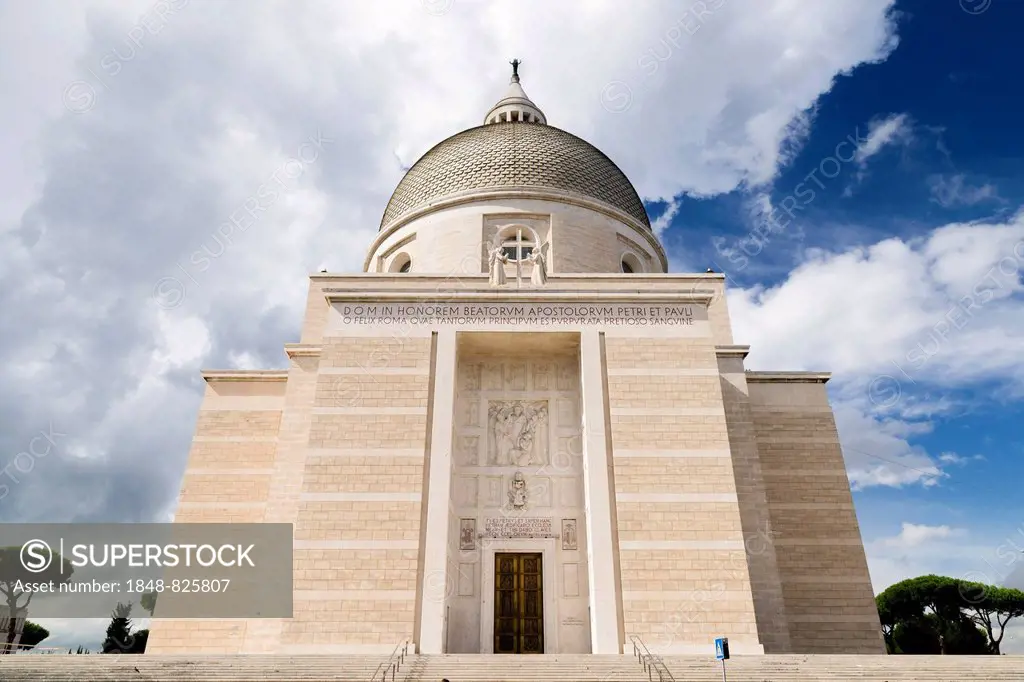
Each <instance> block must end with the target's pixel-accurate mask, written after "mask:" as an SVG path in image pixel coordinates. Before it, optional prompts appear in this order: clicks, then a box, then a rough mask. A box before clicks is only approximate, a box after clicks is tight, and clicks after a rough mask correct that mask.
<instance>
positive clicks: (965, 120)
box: [648, 0, 1024, 588]
mask: <svg viewBox="0 0 1024 682" xmlns="http://www.w3.org/2000/svg"><path fill="white" fill-rule="evenodd" d="M965 6H966V7H968V9H970V8H972V5H971V4H970V3H965ZM981 6H983V4H978V3H975V5H973V8H975V9H977V8H979V7H981ZM895 12H896V14H895V21H896V24H897V35H898V39H899V45H898V47H897V48H896V49H895V50H893V51H892V52H891V53H890V54H889V55H888V56H887V57H886V58H885V59H883V60H881V61H880V62H878V63H873V64H862V65H860V66H858V67H857V68H855V69H853V70H852V72H850V73H848V74H843V75H839V76H837V78H836V80H835V83H834V85H833V86H832V88H831V89H830V90H829V91H828V92H826V93H824V94H823V95H822V96H821V97H820V98H819V99H818V100H817V101H816V102H815V105H814V106H813V108H812V110H811V112H810V119H809V126H808V128H807V131H806V135H805V137H804V139H803V140H802V143H801V144H800V148H799V151H798V153H796V154H795V155H793V156H792V158H791V159H790V160H789V161H788V162H787V163H785V164H784V165H783V166H782V167H781V168H780V171H779V172H778V174H777V175H776V176H775V177H774V178H773V179H772V180H771V181H770V182H769V183H765V184H762V185H758V186H742V187H739V188H737V189H736V190H734V191H732V192H728V193H725V194H719V195H716V196H712V197H708V198H692V197H688V196H685V195H681V196H680V197H677V199H676V201H675V202H673V204H674V205H673V206H672V210H675V211H676V213H675V215H674V217H673V218H672V220H671V222H670V223H669V226H668V228H667V229H666V231H665V232H664V233H663V237H662V238H663V240H664V242H665V243H666V245H667V246H668V247H669V249H670V251H671V253H672V254H673V257H674V259H676V260H675V262H676V263H677V264H678V266H679V267H680V269H688V270H701V269H703V268H704V267H707V266H711V267H714V268H715V269H716V270H718V271H722V272H725V273H726V275H727V276H728V277H729V281H730V284H731V285H732V287H733V288H738V289H751V288H755V287H763V288H766V289H772V288H774V287H786V286H787V283H788V282H790V278H791V274H792V272H793V270H794V268H797V267H800V266H801V265H802V264H805V263H806V262H807V260H808V258H809V256H808V250H822V251H825V252H829V253H834V254H842V253H847V252H849V251H850V250H852V249H856V248H869V247H871V246H872V245H874V244H876V243H878V242H881V241H884V240H887V239H892V238H895V239H898V240H900V241H901V242H904V243H914V242H915V241H926V240H928V239H929V238H930V237H931V236H932V235H933V233H934V231H935V230H937V229H940V228H943V227H944V226H947V225H950V224H954V223H963V224H970V223H972V222H981V223H990V224H1004V223H1006V222H1008V221H1011V220H1012V219H1013V216H1014V215H1015V214H1016V213H1017V212H1018V211H1019V210H1020V209H1021V206H1022V205H1024V134H1022V132H1021V125H1020V122H1021V118H1020V111H1021V109H1022V107H1024V92H1022V91H1021V89H1020V88H1019V87H1017V86H1016V85H1015V84H1014V81H1015V77H1014V74H1015V73H1016V72H1017V71H1018V70H1019V68H1020V66H1021V65H1024V42H1022V41H1020V40H1018V39H1017V38H1015V31H1016V27H1019V26H1020V25H1022V24H1024V3H1021V2H1009V1H1005V2H998V0H997V1H996V2H994V3H993V4H992V5H991V6H990V7H988V8H987V9H986V10H985V11H984V12H982V13H980V14H977V15H971V14H969V13H968V12H965V10H964V8H963V7H961V6H960V5H958V3H957V2H935V1H934V0H931V1H927V0H908V1H905V2H898V3H896V6H895ZM886 123H888V124H889V127H888V128H886V127H885V124H886ZM874 126H878V127H879V130H887V131H888V132H887V133H885V134H883V135H882V136H881V137H879V138H876V141H877V142H878V143H879V146H878V148H877V151H875V153H873V154H871V155H870V156H869V157H868V158H866V159H865V160H864V161H863V162H861V161H859V160H858V159H856V158H854V154H853V153H852V151H853V149H852V148H851V146H850V145H849V144H847V145H845V146H844V147H843V148H842V149H840V150H838V151H837V145H839V143H841V142H842V141H844V140H847V139H848V138H849V137H852V138H853V139H859V138H869V137H870V136H871V132H872V131H873V130H874V129H875V128H874ZM883 138H884V139H883ZM837 157H838V159H839V160H838V162H837V161H836V159H837ZM814 171H817V174H816V176H815V177H816V178H818V180H820V184H817V183H816V182H815V180H814V179H810V180H808V179H807V176H808V174H809V173H811V172H814ZM800 183H805V186H806V187H809V188H811V189H813V190H814V192H815V196H814V198H813V200H811V201H808V202H805V201H803V200H802V199H800V198H799V197H797V198H798V203H799V206H800V209H799V210H794V212H793V216H792V217H790V216H787V214H786V213H785V212H781V213H779V216H780V218H779V223H780V224H783V223H784V224H783V225H782V227H781V228H779V229H777V230H774V231H771V232H768V233H767V234H768V236H767V238H765V239H763V240H761V241H762V243H761V244H755V243H748V246H747V251H743V250H742V248H740V249H737V244H738V243H739V240H744V239H749V238H750V235H751V232H752V231H753V230H756V227H757V225H758V224H759V222H762V223H763V215H764V214H763V212H759V211H758V210H757V209H758V206H763V205H764V204H763V202H765V201H767V202H769V203H770V204H771V205H773V206H775V207H776V209H778V207H780V206H781V205H782V202H783V201H784V200H785V198H786V197H787V196H793V194H794V192H795V191H799V190H797V189H796V188H798V187H800ZM648 207H649V210H650V212H651V213H652V215H655V216H657V215H659V214H662V213H663V212H664V211H665V210H666V209H668V208H669V202H664V201H661V202H651V203H649V204H648ZM965 234H966V236H967V238H968V239H972V237H973V234H972V231H971V228H970V227H967V228H966V233H965ZM716 244H717V246H716ZM730 249H732V250H730ZM812 253H813V251H812ZM1018 253H1024V252H1022V251H1019V250H1018ZM751 254H754V255H751ZM1001 256H1002V257H1006V256H1011V258H1013V259H1014V260H1016V257H1015V256H1013V255H1012V251H1008V252H1005V253H1002V254H1001ZM810 258H811V260H813V259H814V256H813V255H812V256H810ZM994 263H995V261H993V264H994ZM1020 265H1021V266H1022V267H1021V268H1020V269H1021V271H1022V272H1024V262H1022V263H1020ZM821 267H825V266H821ZM1013 269H1014V268H1013V267H1012V266H1011V264H1010V262H1006V263H1005V264H1004V265H1003V270H1005V271H1006V273H1011V271H1012V270H1013ZM1000 277H1001V278H1002V279H1001V280H1000V281H1001V282H1004V283H1005V284H1006V286H1007V287H1008V290H1009V289H1010V288H1013V287H1014V286H1017V287H1018V288H1017V289H1016V290H1015V291H1014V292H1013V294H1012V296H1010V299H1011V300H1013V301H1016V305H1006V306H1005V307H1004V309H1003V310H1001V311H1000V316H1001V315H1006V316H1007V318H1012V316H1013V315H1015V314H1016V315H1018V316H1019V315H1020V314H1021V312H1022V308H1021V307H1020V303H1021V297H1020V289H1019V284H1020V282H1019V277H1015V276H1012V275H1011V274H1006V275H1000ZM846 284H848V285H849V286H853V287H856V286H857V283H856V282H855V281H847V282H846ZM806 293H807V295H808V299H807V304H808V306H809V307H810V308H814V307H815V304H814V301H813V296H814V292H813V291H811V290H807V291H806ZM943 293H944V294H945V295H946V300H947V302H948V304H949V306H950V307H952V306H954V305H955V304H956V302H957V300H958V296H956V295H955V291H954V290H953V289H950V290H947V291H945V292H943ZM962 293H966V292H962ZM893 294H894V296H896V297H898V296H900V295H901V294H902V292H901V291H899V290H897V291H895V292H893ZM872 303H873V300H872V298H871V296H870V295H865V296H864V298H863V299H862V300H861V302H860V305H863V306H869V307H870V306H871V305H872ZM808 315H809V316H810V317H811V318H812V319H813V318H814V317H815V313H813V312H809V313H808ZM834 315H835V311H832V313H831V314H823V315H821V316H820V318H819V319H820V322H821V323H822V324H829V323H831V322H832V321H833V319H834ZM1007 318H1003V319H1000V317H999V316H997V317H996V318H995V319H989V320H988V321H987V323H986V324H990V325H992V327H991V328H994V329H998V328H1001V327H1003V326H1004V325H1003V323H1006V325H1005V328H1006V333H1007V334H1009V335H1010V336H1012V337H1014V338H1016V339H1017V340H1018V343H1019V338H1020V337H1019V329H1020V318H1019V317H1017V318H1016V319H1007ZM939 319H940V318H938V317H937V318H936V319H935V321H936V322H938V320H939ZM862 323H863V324H861V325H859V326H858V328H857V332H859V333H865V334H868V333H871V330H870V329H869V328H867V327H869V326H870V325H871V324H886V320H885V319H884V318H882V317H877V318H876V317H872V316H870V315H868V316H866V317H864V318H863V319H862ZM972 323H973V321H972V320H961V321H958V324H962V325H963V328H962V329H955V328H954V329H952V330H951V332H950V334H949V336H950V338H952V341H947V340H945V339H942V340H941V348H942V349H943V350H942V351H941V352H939V353H938V354H937V355H936V357H940V356H941V355H942V354H943V353H945V352H947V351H948V352H950V353H955V352H957V351H956V346H957V338H956V337H957V336H958V335H960V338H961V340H963V339H964V338H965V336H966V335H967V334H968V333H969V332H970V331H971V325H972ZM1011 327H1012V328H1015V329H1012V328H1011ZM932 328H933V325H926V327H925V328H922V329H921V330H919V331H918V333H917V334H916V335H911V336H904V337H902V338H900V339H899V340H898V341H897V342H896V343H894V344H891V345H889V346H888V347H887V348H884V349H879V350H880V351H881V352H882V353H883V354H884V353H886V352H888V353H889V357H882V356H879V355H877V354H876V355H875V357H874V358H870V359H867V360H868V361H866V362H861V363H853V367H852V368H851V369H850V370H849V371H843V369H842V368H833V367H829V366H827V364H825V365H821V366H817V365H815V364H814V362H813V361H811V366H810V367H807V368H808V369H820V370H833V371H835V375H834V376H835V378H834V380H833V382H832V395H833V399H834V400H838V401H844V400H848V399H849V398H850V385H856V384H857V383H858V382H860V383H861V384H863V382H864V381H865V380H867V381H868V385H867V386H866V387H865V386H861V387H860V388H861V389H863V391H864V392H865V393H868V392H870V391H871V390H872V387H871V383H870V382H871V381H873V380H875V379H877V378H878V377H886V378H884V380H883V381H882V382H880V383H876V385H875V389H876V390H878V391H883V392H887V391H893V390H895V386H896V384H895V383H894V382H893V381H892V380H895V381H898V382H899V392H900V397H899V400H895V399H894V398H893V399H892V400H895V404H893V405H887V404H885V405H884V408H885V409H882V408H880V407H879V406H875V407H876V408H878V409H874V410H868V411H867V414H869V415H871V418H872V421H873V422H874V423H875V424H876V425H878V424H881V423H884V420H886V419H893V420H896V422H898V423H903V424H906V425H912V426H914V427H916V428H915V429H912V435H909V436H907V437H906V438H905V442H906V443H907V444H908V445H909V446H910V448H911V449H910V450H902V451H899V450H897V451H896V452H897V454H907V453H910V452H916V453H919V454H920V455H921V457H903V456H896V457H893V456H892V450H891V449H886V448H883V449H881V450H878V451H875V448H873V447H872V445H871V440H870V439H858V438H857V433H856V432H855V431H856V426H855V425H857V424H862V422H856V421H849V420H847V421H844V420H840V422H839V426H840V430H841V436H842V438H843V442H844V447H845V448H846V455H847V459H848V461H851V462H854V461H855V462H857V463H856V464H854V466H857V467H861V468H864V467H870V466H871V465H872V463H874V464H877V465H881V466H884V467H886V468H896V469H897V470H898V469H901V468H902V469H904V470H905V472H906V473H907V474H909V476H907V477H905V478H909V479H910V480H906V481H904V482H903V484H901V485H898V486H893V485H877V484H876V485H865V486H861V487H858V489H857V490H856V491H855V493H854V498H855V502H856V505H857V510H858V516H859V519H860V522H861V527H862V532H863V535H864V537H865V540H866V541H867V542H868V544H869V556H871V557H872V569H873V573H875V574H876V575H875V578H876V580H875V582H876V587H879V588H881V587H884V586H885V584H888V583H889V582H891V581H893V580H895V579H898V578H899V577H909V576H910V575H913V574H916V573H915V571H921V572H925V571H935V572H939V573H943V572H945V573H949V574H955V573H957V572H960V573H962V572H964V571H970V570H977V571H982V572H983V573H984V574H985V576H987V577H989V578H991V580H990V581H991V582H1003V581H1005V580H1007V579H1009V580H1010V582H1011V583H1013V584H1016V585H1017V586H1018V587H1022V588H1024V571H1021V570H1020V569H1021V564H1022V563H1024V555H1021V559H1019V560H1017V561H1015V562H1008V561H1007V560H1005V559H1004V560H993V559H992V557H991V556H989V554H988V553H987V552H986V548H988V549H990V550H992V551H995V550H998V548H999V547H1000V546H1001V545H1004V544H1006V543H1007V542H1008V541H1015V543H1016V547H1019V549H1020V550H1024V530H1021V529H1024V494H1022V488H1021V482H1022V481H1024V429H1022V426H1024V404H1022V402H1021V386H1020V384H1019V379H1020V375H1019V373H1018V375H1017V376H1016V377H1012V376H1011V377H1005V378H1003V379H1001V378H999V376H998V373H997V372H983V371H978V372H976V373H975V372H971V371H969V370H968V371H966V372H960V371H958V372H956V375H957V376H955V377H953V376H950V375H947V374H946V372H945V371H944V370H945V367H944V366H943V363H942V362H935V363H931V362H928V363H924V364H923V366H920V367H919V366H918V365H917V364H915V363H914V362H912V361H910V360H908V355H909V354H910V353H912V352H913V351H914V349H915V348H919V350H920V349H930V348H932V347H936V348H938V347H940V346H939V339H940V338H941V337H938V336H933V335H932V334H931V333H930V330H931V329H932ZM738 341H739V342H744V341H745V339H738ZM918 344H920V347H919V346H918ZM1015 345H1016V344H1008V345H1007V346H1006V348H1005V351H1004V352H1005V353H1006V354H1007V355H1008V356H1010V355H1011V354H1012V355H1015V356H1016V357H1007V358H1006V363H1008V364H1010V365H1017V366H1019V364H1020V362H1021V360H1020V355H1019V354H1017V353H1018V352H1019V351H1018V352H1015V351H1014V350H1013V348H1014V346H1015ZM1018 348H1019V346H1018ZM755 352H756V348H755ZM922 352H923V351H922ZM752 357H753V356H752ZM913 357H919V356H912V358H913ZM912 358H911V359H912ZM872 360H874V361H872ZM877 360H885V361H887V362H889V363H891V364H890V365H889V367H888V369H886V367H885V365H886V363H885V362H882V363H879V362H877ZM897 365H898V366H897ZM779 369H783V368H779ZM904 372H906V373H905V374H904ZM887 375H890V376H891V379H892V380H890V378H888V377H887ZM856 390H859V389H853V391H854V393H856ZM892 400H890V398H889V396H888V395H886V396H883V398H882V400H880V401H879V402H881V403H883V404H884V403H888V402H891V401H892ZM844 427H845V428H844ZM944 454H945V457H944V458H943V455H944ZM930 462H931V463H937V465H938V467H939V469H941V471H942V475H941V476H932V475H929V474H931V473H932V472H933V469H932V468H931V466H930V464H929V463H930ZM917 474H920V475H917ZM923 481H927V482H928V484H927V485H925V484H923V483H922V482H923ZM904 523H909V524H914V525H915V526H916V527H919V528H918V533H917V534H916V535H915V534H914V532H913V530H911V531H910V533H909V535H908V534H904V533H903V532H902V526H903V524H904ZM872 543H875V544H874V546H872ZM924 543H934V544H935V546H936V548H938V549H939V553H938V555H934V554H929V555H928V556H924V554H925V553H923V552H918V551H917V547H918V546H919V545H921V544H924ZM947 544H948V545H949V546H951V547H952V546H957V547H963V546H965V545H968V546H970V547H971V549H969V550H968V551H967V552H965V553H959V552H949V553H948V554H947V555H943V554H942V552H941V548H942V547H944V546H946V545H947ZM958 554H959V555H958ZM1018 554H1019V552H1018ZM1015 571H1016V573H1015ZM904 574H905V575H904ZM975 577H977V576H975Z"/></svg>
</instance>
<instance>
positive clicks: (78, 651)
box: [68, 644, 92, 654]
mask: <svg viewBox="0 0 1024 682" xmlns="http://www.w3.org/2000/svg"><path fill="white" fill-rule="evenodd" d="M68 653H69V654H91V653H92V652H91V651H89V650H88V649H86V648H85V647H84V646H82V645H81V644H79V645H78V650H77V651H72V650H71V649H68Z"/></svg>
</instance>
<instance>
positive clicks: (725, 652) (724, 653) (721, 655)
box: [715, 637, 729, 682]
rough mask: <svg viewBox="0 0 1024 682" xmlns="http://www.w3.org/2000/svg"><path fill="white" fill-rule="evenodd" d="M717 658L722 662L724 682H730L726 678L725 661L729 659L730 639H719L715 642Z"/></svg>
mask: <svg viewBox="0 0 1024 682" xmlns="http://www.w3.org/2000/svg"><path fill="white" fill-rule="evenodd" d="M715 658H717V659H718V660H720V661H721V662H722V682H728V681H727V680H726V678H725V661H726V659H727V658H729V638H728V637H719V638H718V639H716V640H715Z"/></svg>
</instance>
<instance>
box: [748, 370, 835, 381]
mask: <svg viewBox="0 0 1024 682" xmlns="http://www.w3.org/2000/svg"><path fill="white" fill-rule="evenodd" d="M746 377H747V382H751V381H753V382H758V383H765V384H767V383H773V384H824V383H826V382H828V380H829V379H831V378H832V373H831V372H751V371H750V370H749V369H748V370H747V371H746Z"/></svg>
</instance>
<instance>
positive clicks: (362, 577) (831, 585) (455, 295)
mask: <svg viewBox="0 0 1024 682" xmlns="http://www.w3.org/2000/svg"><path fill="white" fill-rule="evenodd" d="M527 114H528V115H527ZM524 118H527V119H528V120H526V121H524V120H523V119H524ZM524 126H533V128H530V129H528V130H527V129H526V128H524ZM546 126H547V123H546V118H544V116H543V114H541V113H540V112H539V109H536V107H535V106H534V105H532V103H531V102H529V100H528V98H526V96H525V93H523V92H522V88H521V87H519V84H518V77H515V78H514V79H513V82H512V84H511V85H510V94H508V95H506V97H505V98H503V100H502V101H501V103H500V106H498V107H496V108H495V109H494V110H492V111H491V112H490V113H489V114H488V118H487V124H486V125H485V126H482V127H480V128H477V129H474V130H475V131H477V132H475V133H474V134H473V135H469V136H465V135H462V136H458V135H457V136H455V137H453V138H451V139H450V140H448V141H445V142H444V143H442V144H441V145H438V147H437V148H435V149H434V150H432V151H431V152H429V153H428V154H427V155H426V156H425V157H424V158H423V159H421V161H420V162H419V163H418V164H417V165H416V166H414V167H413V169H412V170H411V171H410V172H409V175H408V176H407V178H406V179H405V180H403V184H402V185H400V186H399V189H398V190H397V191H396V193H395V195H396V196H395V198H394V199H393V200H392V205H391V206H390V207H389V211H388V213H387V214H386V218H385V222H384V224H382V226H381V233H380V236H379V238H378V239H377V240H376V241H375V242H374V244H373V245H371V247H370V250H369V253H368V255H367V258H366V262H365V266H364V270H365V272H364V273H362V274H358V275H333V274H320V275H314V276H312V277H311V284H310V289H309V299H308V305H307V308H306V316H305V322H304V325H303V328H302V333H301V338H300V342H299V343H297V344H291V345H287V346H286V347H285V348H286V351H287V353H288V357H289V367H288V369H287V370H281V371H217V372H207V373H206V374H205V377H206V380H207V391H206V396H205V398H204V401H203V405H202V408H201V411H200V414H199V419H198V423H197V427H196V436H195V439H194V442H193V446H192V452H191V455H190V460H189V466H188V470H187V472H186V475H185V479H184V482H183V484H182V494H181V500H180V507H179V511H178V515H177V518H176V520H177V521H178V522H240V521H244V522H261V521H262V522H284V523H291V524H294V562H295V568H294V579H295V584H294V593H295V609H294V617H293V618H291V619H288V620H272V619H268V620H249V621H223V622H211V621H205V622H204V621H197V622H185V621H157V622H155V623H154V624H153V627H152V634H151V636H150V640H149V651H150V652H152V653H172V652H173V653H177V652H214V651H216V652H223V653H247V652H252V653H257V652H260V653H356V652H366V653H377V652H380V653H388V652H390V651H391V650H392V648H393V647H394V646H395V644H396V643H398V642H399V641H402V640H404V639H410V640H412V641H413V642H415V645H416V647H417V649H418V650H419V651H420V652H423V653H440V652H453V653H476V652H479V653H490V652H506V651H507V652H512V653H522V652H526V653H532V652H537V653H540V652H543V653H621V652H623V651H631V644H630V643H629V642H630V639H629V638H630V637H631V636H638V637H640V638H641V639H642V640H643V642H645V643H646V645H647V646H649V647H651V649H653V650H656V651H661V652H664V653H706V652H707V651H708V650H709V649H708V647H709V645H710V644H709V643H710V642H711V640H712V639H713V638H714V637H716V636H727V637H729V639H730V645H731V648H732V650H733V651H734V652H735V653H789V652H793V653H819V652H822V653H824V652H844V653H881V652H883V651H884V647H883V644H882V638H881V632H880V628H879V624H878V617H877V613H876V612H875V609H874V600H873V595H872V591H871V586H870V579H869V577H868V571H867V565H866V561H865V556H864V549H863V546H862V543H861V539H860V531H859V528H858V525H857V520H856V515H855V514H854V510H853V504H852V499H851V496H850V490H849V482H848V480H847V477H846V473H845V469H844V465H843V457H842V453H841V451H840V448H839V442H838V436H837V433H836V428H835V423H834V421H833V418H832V412H831V408H830V407H829V404H828V398H827V394H826V391H825V387H824V384H825V381H826V380H827V375H818V374H800V373H787V374H770V373H760V372H749V371H746V370H745V369H744V366H743V361H744V357H745V356H746V353H747V348H746V347H745V346H737V345H734V341H733V338H732V332H731V327H730V322H729V315H728V310H727V308H726V304H725V298H724V295H723V294H724V277H723V276H722V275H718V274H714V273H708V274H700V275H676V274H667V273H666V269H667V267H666V264H667V260H666V258H665V254H664V251H663V250H662V247H661V246H660V245H659V244H658V241H657V239H656V238H655V237H654V234H653V232H652V231H651V229H650V224H649V221H648V220H647V219H646V215H645V214H643V213H642V204H640V203H639V199H638V198H637V197H635V191H633V189H632V186H630V185H629V184H628V181H627V180H626V179H625V176H623V175H622V174H621V171H619V170H618V168H616V167H615V166H614V164H612V163H611V161H609V160H608V159H607V158H606V157H604V156H603V155H602V154H600V152H598V151H597V150H596V149H593V148H592V147H590V146H589V145H587V144H586V143H585V142H583V141H582V140H578V138H575V137H573V136H571V135H569V134H568V133H564V132H562V131H557V132H554V133H551V134H549V133H547V132H544V131H543V128H545V127H546ZM551 130H553V131H556V129H551ZM466 140H470V142H471V144H470V143H467V142H465V141H466ZM481 145H482V146H483V148H484V149H485V150H486V153H484V152H481V151H480V148H481ZM566 149H568V151H566ZM439 150H440V151H439ZM480 159H486V160H487V163H484V162H483V161H481V160H480ZM442 162H443V163H442ZM474 163H475V164H476V165H475V166H474V165H473V164H474ZM421 166H422V167H421ZM453 166H459V168H455V167H453ZM469 167H472V168H475V169H476V171H475V172H476V173H478V174H479V175H480V176H482V177H476V176H473V175H472V174H470V175H467V174H466V172H465V168H469ZM439 168H442V169H443V168H451V169H452V170H451V173H450V174H449V175H446V174H445V173H444V172H443V170H439ZM581 169H585V171H586V174H589V175H586V174H584V173H583V170H581ZM584 175H586V177H584ZM467 178H468V179H467ZM417 183H418V184H417ZM437 183H442V184H443V186H440V187H438V186H437ZM605 193H607V194H605ZM637 206H641V208H640V209H639V211H638V209H637ZM495 254H498V260H497V261H496V260H495V258H496V256H495ZM502 254H503V255H502ZM536 254H540V256H539V257H537V256H536ZM528 256H531V257H530V258H529V259H528ZM502 258H504V261H502ZM495 262H497V265H495ZM538 268H543V269H544V274H546V276H547V278H546V282H545V278H543V277H540V278H539V279H538V278H536V277H533V275H534V271H535V270H536V269H538ZM497 269H500V270H502V271H503V272H504V279H505V282H504V283H500V280H501V279H502V278H501V276H500V273H498V272H497ZM538 282H539V283H538Z"/></svg>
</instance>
